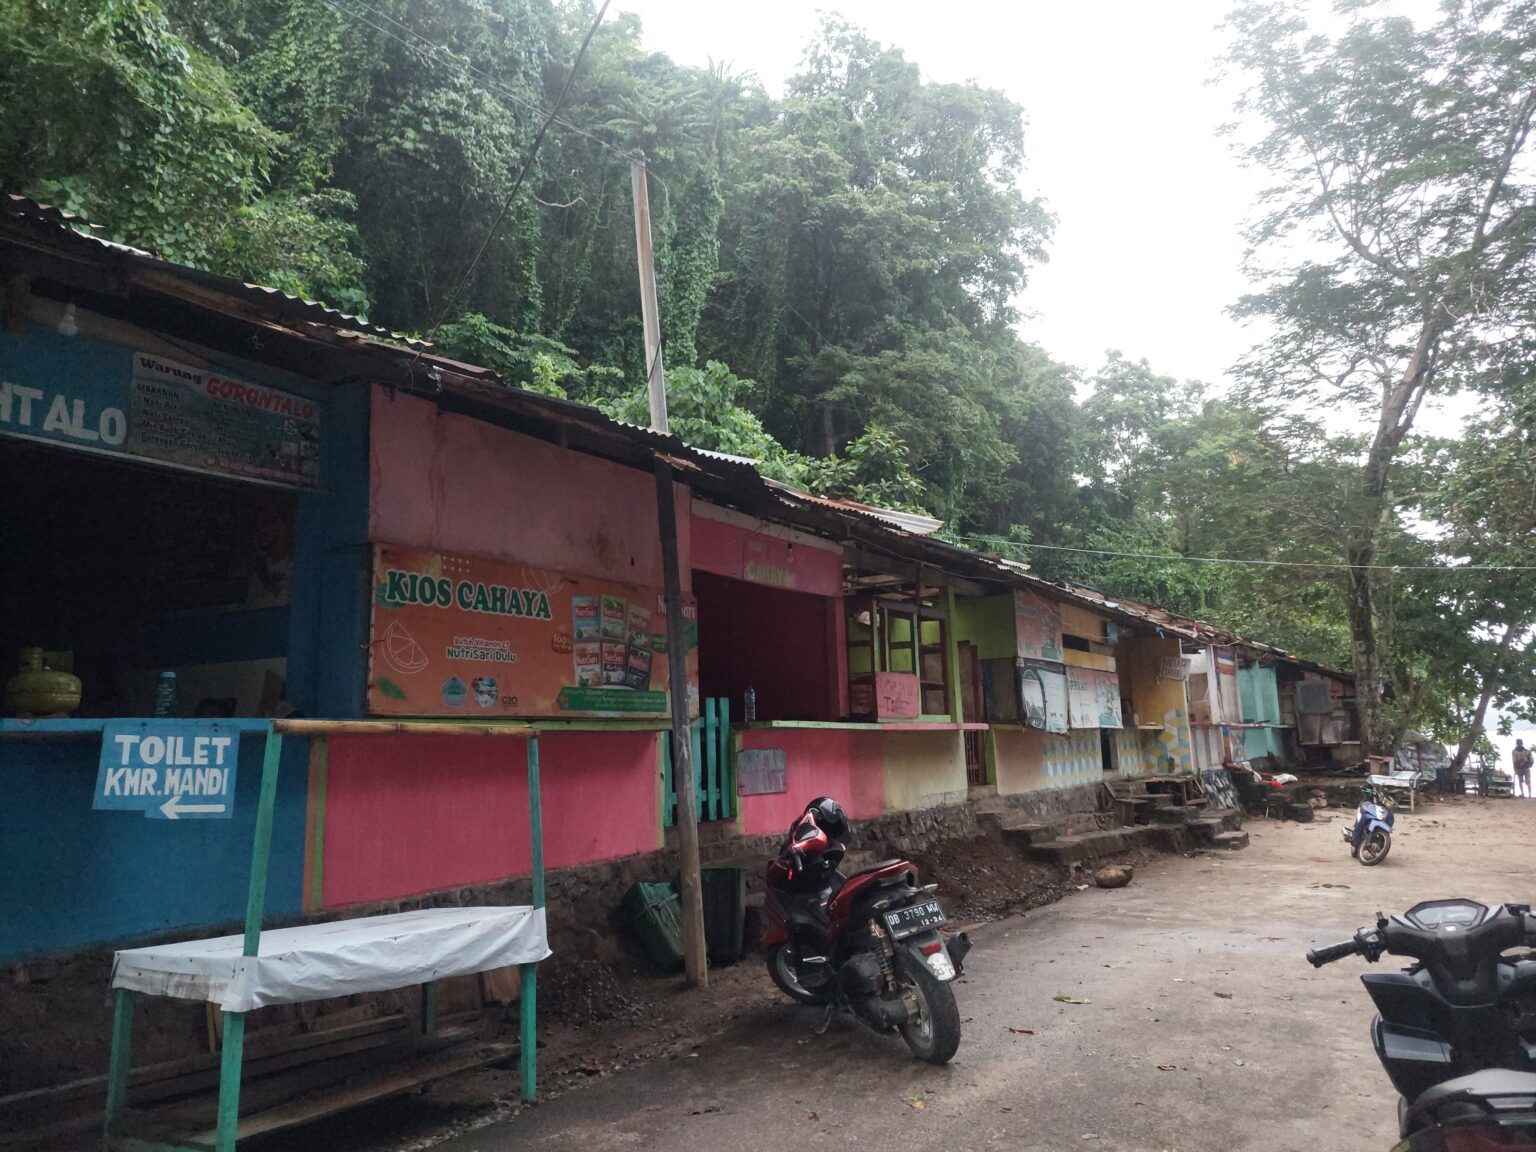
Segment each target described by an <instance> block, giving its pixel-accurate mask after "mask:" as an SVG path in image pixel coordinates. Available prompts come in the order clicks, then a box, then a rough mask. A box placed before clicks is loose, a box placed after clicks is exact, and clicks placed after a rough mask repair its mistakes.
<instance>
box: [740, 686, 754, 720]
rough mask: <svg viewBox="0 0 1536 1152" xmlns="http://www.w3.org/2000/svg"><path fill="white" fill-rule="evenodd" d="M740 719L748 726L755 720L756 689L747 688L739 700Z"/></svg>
mask: <svg viewBox="0 0 1536 1152" xmlns="http://www.w3.org/2000/svg"><path fill="white" fill-rule="evenodd" d="M741 718H742V719H743V720H745V721H746V722H747V723H748V724H750V723H752V722H753V721H754V720H756V719H757V689H755V688H748V689H747V694H746V695H745V696H743V697H742V700H741Z"/></svg>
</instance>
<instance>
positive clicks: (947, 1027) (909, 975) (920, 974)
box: [896, 950, 960, 1064]
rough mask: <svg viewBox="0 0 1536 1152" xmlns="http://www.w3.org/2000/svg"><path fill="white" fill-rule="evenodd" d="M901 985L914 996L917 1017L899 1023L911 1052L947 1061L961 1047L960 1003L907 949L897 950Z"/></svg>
mask: <svg viewBox="0 0 1536 1152" xmlns="http://www.w3.org/2000/svg"><path fill="white" fill-rule="evenodd" d="M896 971H897V972H898V973H899V975H900V977H901V982H902V984H904V985H906V986H907V987H909V988H911V989H912V991H913V992H914V993H916V995H917V1004H918V1013H919V1014H918V1017H917V1019H915V1020H909V1021H907V1023H905V1024H903V1025H902V1026H901V1038H902V1039H903V1040H905V1041H906V1042H907V1047H908V1048H910V1049H911V1050H912V1055H914V1056H916V1057H917V1058H918V1059H919V1060H925V1061H927V1062H928V1063H929V1064H947V1063H949V1061H950V1060H951V1059H952V1058H953V1057H954V1055H955V1053H956V1052H957V1051H959V1049H960V1006H959V1005H958V1004H956V1003H955V994H954V991H953V990H952V989H951V988H950V986H949V985H948V984H946V983H944V981H942V980H940V979H939V978H938V977H937V976H935V975H934V974H933V973H932V972H930V971H928V965H926V964H924V963H922V962H921V961H920V960H918V959H916V958H915V957H914V956H913V955H912V954H911V953H910V952H907V951H906V950H902V951H899V952H897V953H896Z"/></svg>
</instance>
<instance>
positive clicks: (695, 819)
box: [656, 456, 709, 988]
mask: <svg viewBox="0 0 1536 1152" xmlns="http://www.w3.org/2000/svg"><path fill="white" fill-rule="evenodd" d="M656 509H657V512H658V513H659V516H658V519H659V520H660V522H661V564H662V576H663V579H664V580H665V582H666V598H667V687H668V690H669V692H670V695H671V698H672V784H673V786H674V787H675V788H676V790H677V832H678V841H679V845H680V847H681V850H682V851H681V855H682V860H681V868H680V869H679V871H680V872H681V873H682V889H683V891H682V904H683V908H682V911H683V970H684V972H685V973H686V975H687V979H688V983H689V984H692V985H695V986H696V987H700V988H705V987H708V985H709V967H708V956H707V954H706V952H705V948H704V888H703V883H702V880H701V879H700V876H699V798H698V788H697V786H696V783H695V781H694V769H693V732H692V725H691V724H689V721H688V644H687V639H686V637H685V636H684V635H683V588H682V575H681V573H680V572H679V569H678V557H677V508H676V500H675V497H674V495H673V492H672V466H671V465H670V464H668V463H667V462H666V461H665V460H663V459H661V458H660V457H659V456H658V457H657V458H656Z"/></svg>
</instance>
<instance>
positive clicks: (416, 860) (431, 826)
mask: <svg viewBox="0 0 1536 1152" xmlns="http://www.w3.org/2000/svg"><path fill="white" fill-rule="evenodd" d="M327 764H328V767H327V787H326V808H325V857H324V873H323V888H322V899H323V901H324V903H325V905H326V906H327V907H337V906H340V905H345V904H360V903H367V902H370V901H375V900H392V899H397V898H399V897H403V896H410V895H414V894H417V893H421V892H431V891H435V890H437V889H440V888H452V887H457V886H459V885H464V884H478V883H486V882H490V881H494V880H501V879H505V878H508V877H512V876H526V875H527V874H528V872H529V869H530V866H531V865H530V854H529V836H528V757H527V743H526V741H524V740H521V739H518V738H515V737H510V736H495V737H487V736H336V737H332V739H331V741H330V752H329V757H328V762H327ZM539 779H540V783H541V791H542V793H543V815H544V866H545V868H547V869H555V868H569V867H573V866H575V865H578V864H586V863H591V862H594V861H599V860H611V859H615V858H617V857H620V856H628V855H632V854H633V853H636V852H648V851H652V850H654V849H656V848H658V847H660V830H659V819H658V811H659V810H658V789H659V787H660V781H659V775H658V769H657V758H656V736H655V734H654V733H651V732H615V733H586V732H577V733H562V734H553V735H545V736H542V737H540V740H539Z"/></svg>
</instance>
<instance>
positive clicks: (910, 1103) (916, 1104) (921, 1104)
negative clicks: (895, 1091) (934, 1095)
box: [907, 1096, 928, 1109]
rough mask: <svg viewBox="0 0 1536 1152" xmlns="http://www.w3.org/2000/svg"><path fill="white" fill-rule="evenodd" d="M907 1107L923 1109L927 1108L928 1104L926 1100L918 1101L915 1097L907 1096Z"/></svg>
mask: <svg viewBox="0 0 1536 1152" xmlns="http://www.w3.org/2000/svg"><path fill="white" fill-rule="evenodd" d="M907 1107H909V1108H917V1109H923V1108H926V1107H928V1102H927V1101H926V1100H919V1099H918V1098H917V1097H916V1096H908V1097H907Z"/></svg>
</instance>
